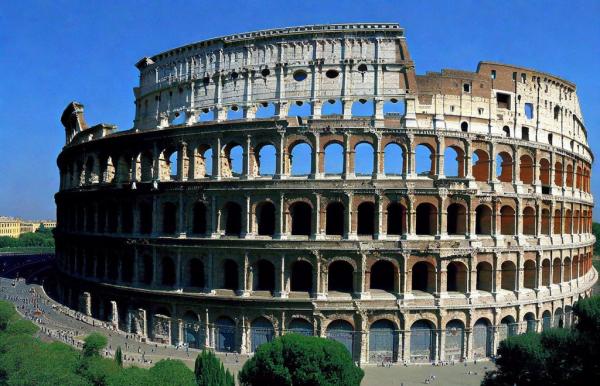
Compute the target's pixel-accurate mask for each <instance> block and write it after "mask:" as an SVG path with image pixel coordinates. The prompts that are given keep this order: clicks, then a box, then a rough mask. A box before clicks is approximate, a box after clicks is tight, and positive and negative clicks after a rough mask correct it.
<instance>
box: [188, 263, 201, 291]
mask: <svg viewBox="0 0 600 386" xmlns="http://www.w3.org/2000/svg"><path fill="white" fill-rule="evenodd" d="M189 275H190V281H189V284H190V286H192V287H200V288H202V287H204V264H202V262H201V261H200V260H198V259H192V260H191V261H190V272H189Z"/></svg>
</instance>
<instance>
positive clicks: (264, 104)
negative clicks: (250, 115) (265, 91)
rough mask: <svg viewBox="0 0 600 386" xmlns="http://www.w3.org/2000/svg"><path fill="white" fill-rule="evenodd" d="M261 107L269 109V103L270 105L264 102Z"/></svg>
mask: <svg viewBox="0 0 600 386" xmlns="http://www.w3.org/2000/svg"><path fill="white" fill-rule="evenodd" d="M260 105H261V106H262V107H267V106H269V103H268V102H262V103H261V104H260Z"/></svg>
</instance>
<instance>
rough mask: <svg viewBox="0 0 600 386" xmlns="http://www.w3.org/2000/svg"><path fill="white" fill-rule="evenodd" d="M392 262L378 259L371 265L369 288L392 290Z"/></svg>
mask: <svg viewBox="0 0 600 386" xmlns="http://www.w3.org/2000/svg"><path fill="white" fill-rule="evenodd" d="M395 271H396V269H395V267H394V264H392V263H391V262H389V261H386V260H380V261H378V262H376V263H375V264H373V266H372V267H371V278H370V279H371V288H372V289H380V290H384V291H388V292H394V276H395V275H394V273H395Z"/></svg>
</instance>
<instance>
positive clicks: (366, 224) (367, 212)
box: [356, 202, 375, 236]
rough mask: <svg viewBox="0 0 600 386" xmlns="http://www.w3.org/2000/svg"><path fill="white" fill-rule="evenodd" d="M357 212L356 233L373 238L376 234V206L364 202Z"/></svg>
mask: <svg viewBox="0 0 600 386" xmlns="http://www.w3.org/2000/svg"><path fill="white" fill-rule="evenodd" d="M357 211H358V219H357V220H358V221H357V225H356V228H357V229H356V233H357V234H358V235H361V236H366V235H369V236H373V235H374V234H375V204H373V203H372V202H363V203H361V204H360V205H359V206H358V208H357Z"/></svg>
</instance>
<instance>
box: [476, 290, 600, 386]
mask: <svg viewBox="0 0 600 386" xmlns="http://www.w3.org/2000/svg"><path fill="white" fill-rule="evenodd" d="M573 313H574V314H575V316H576V320H577V322H576V323H575V327H574V329H560V328H558V329H549V330H546V331H544V332H543V333H542V334H533V333H532V334H524V335H518V336H513V337H510V338H508V339H505V340H504V341H502V342H500V345H499V347H498V356H499V357H498V359H497V361H496V370H493V371H490V372H488V373H486V375H485V378H484V380H483V382H482V385H483V386H513V385H515V384H518V385H519V386H534V385H544V386H559V385H560V386H577V385H586V384H590V380H593V379H598V378H599V377H600V362H599V361H598V358H599V357H600V296H594V297H591V298H587V299H583V300H580V301H578V302H577V303H575V305H574V307H573Z"/></svg>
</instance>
